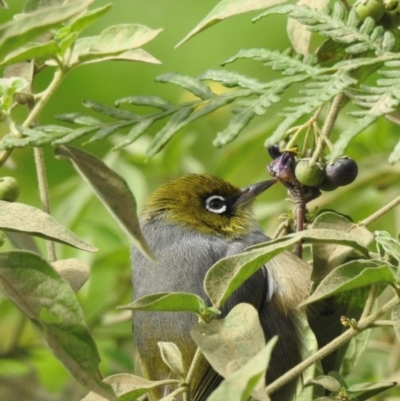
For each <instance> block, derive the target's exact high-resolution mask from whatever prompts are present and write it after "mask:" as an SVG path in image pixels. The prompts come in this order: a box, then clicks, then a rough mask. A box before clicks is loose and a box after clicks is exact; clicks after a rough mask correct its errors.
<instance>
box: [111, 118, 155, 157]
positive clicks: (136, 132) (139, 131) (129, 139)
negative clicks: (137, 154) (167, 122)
mask: <svg viewBox="0 0 400 401" xmlns="http://www.w3.org/2000/svg"><path fill="white" fill-rule="evenodd" d="M155 121H156V119H155V118H154V119H152V118H149V119H147V120H143V121H140V122H138V123H137V124H136V125H135V126H134V127H133V128H132V129H131V130H130V131H129V132H128V134H127V135H125V137H124V139H123V140H122V141H120V142H119V143H118V144H117V145H115V146H114V147H113V148H112V150H118V149H121V148H123V147H124V146H127V145H130V144H131V143H133V142H135V141H136V139H138V138H139V137H140V136H142V135H143V134H144V133H145V132H146V130H147V129H148V128H149V127H151V125H153V124H154V123H155Z"/></svg>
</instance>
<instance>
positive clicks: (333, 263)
mask: <svg viewBox="0 0 400 401" xmlns="http://www.w3.org/2000/svg"><path fill="white" fill-rule="evenodd" d="M312 228H313V229H329V230H337V231H341V232H343V233H348V234H353V235H355V236H357V237H358V239H359V241H360V243H361V244H363V245H364V246H365V247H366V246H368V245H369V244H370V243H371V242H372V241H373V239H374V235H373V234H372V233H371V232H370V231H369V230H368V229H367V228H366V227H364V226H360V225H357V224H354V223H353V222H351V221H350V220H349V219H347V218H346V217H345V216H343V215H340V214H338V213H334V212H331V211H329V212H324V213H321V214H320V215H319V216H317V218H316V219H315V220H314V222H313V225H312ZM352 252H353V248H352V247H351V246H347V245H346V244H338V243H335V244H333V243H332V244H329V243H328V244H318V243H315V244H313V245H312V254H313V266H314V269H313V276H312V279H313V280H321V279H323V278H324V277H325V276H326V275H327V274H328V273H329V272H330V271H332V270H333V269H334V268H335V267H337V266H339V265H340V264H342V263H343V262H344V261H345V260H346V258H347V257H348V256H349V255H350V254H351V253H352Z"/></svg>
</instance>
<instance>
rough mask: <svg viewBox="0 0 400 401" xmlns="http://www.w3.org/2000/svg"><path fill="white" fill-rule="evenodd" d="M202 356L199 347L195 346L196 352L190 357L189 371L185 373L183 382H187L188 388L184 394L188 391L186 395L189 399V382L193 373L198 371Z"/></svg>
mask: <svg viewBox="0 0 400 401" xmlns="http://www.w3.org/2000/svg"><path fill="white" fill-rule="evenodd" d="M203 358H204V356H203V354H202V352H201V350H200V348H199V347H197V350H196V353H195V354H194V357H193V359H192V363H191V364H190V368H189V371H188V373H187V375H186V378H185V383H186V384H187V386H188V390H189V391H188V392H186V393H185V394H186V396H187V395H188V393H189V397H188V399H189V400H190V399H191V397H190V382H191V381H192V380H193V378H194V376H195V374H196V373H197V372H198V370H199V366H200V363H201V362H202V361H203Z"/></svg>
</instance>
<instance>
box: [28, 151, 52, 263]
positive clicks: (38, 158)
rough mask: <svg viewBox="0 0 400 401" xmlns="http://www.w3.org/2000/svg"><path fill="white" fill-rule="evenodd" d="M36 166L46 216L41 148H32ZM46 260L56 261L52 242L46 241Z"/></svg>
mask: <svg viewBox="0 0 400 401" xmlns="http://www.w3.org/2000/svg"><path fill="white" fill-rule="evenodd" d="M33 153H34V156H35V165H36V175H37V180H38V188H39V196H40V202H41V204H42V210H43V211H44V212H46V213H47V214H51V213H50V201H49V187H48V184H47V175H46V165H45V163H44V154H43V149H42V148H33ZM46 249H47V259H48V260H49V262H55V261H56V260H57V255H56V247H55V244H54V242H53V241H46Z"/></svg>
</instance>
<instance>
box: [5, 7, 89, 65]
mask: <svg viewBox="0 0 400 401" xmlns="http://www.w3.org/2000/svg"><path fill="white" fill-rule="evenodd" d="M93 1H94V0H82V1H81V2H75V3H73V4H71V5H66V6H63V7H60V6H56V7H48V8H42V9H39V10H38V11H34V12H32V13H29V14H24V15H22V16H21V17H20V18H18V19H15V20H12V21H10V22H7V23H6V24H3V25H1V26H0V41H1V46H0V60H3V59H4V58H5V57H6V56H7V54H8V53H10V52H11V51H13V50H16V49H18V48H20V47H22V46H24V45H25V44H27V43H28V42H31V41H32V40H34V39H35V38H36V37H38V36H39V35H41V34H43V33H45V32H47V31H49V30H50V29H51V28H54V27H56V26H57V25H59V24H60V23H61V22H63V21H66V20H68V19H70V18H71V17H73V16H74V15H77V14H79V13H81V12H82V11H84V10H85V9H86V8H87V7H88V6H89V5H90V4H91V3H93Z"/></svg>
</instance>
